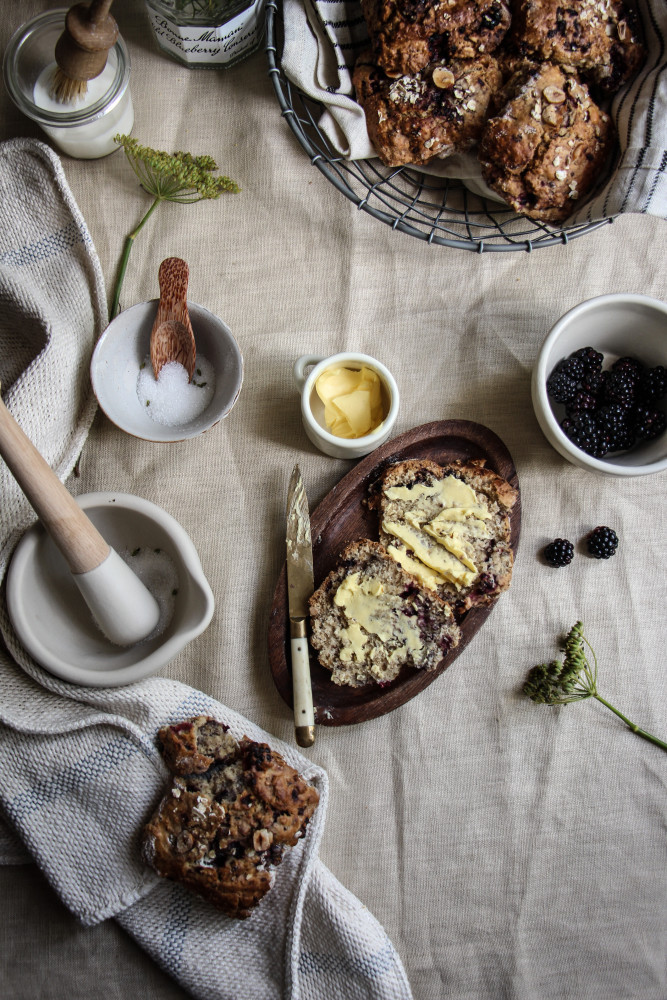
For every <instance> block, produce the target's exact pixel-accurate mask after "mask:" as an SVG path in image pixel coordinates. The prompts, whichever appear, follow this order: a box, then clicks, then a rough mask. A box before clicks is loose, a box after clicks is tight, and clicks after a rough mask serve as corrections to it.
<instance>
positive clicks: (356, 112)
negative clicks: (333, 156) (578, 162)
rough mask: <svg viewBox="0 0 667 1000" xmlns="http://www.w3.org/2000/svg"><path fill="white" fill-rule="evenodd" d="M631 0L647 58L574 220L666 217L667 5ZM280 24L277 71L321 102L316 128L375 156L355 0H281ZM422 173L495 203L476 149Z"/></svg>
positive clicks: (337, 149)
mask: <svg viewBox="0 0 667 1000" xmlns="http://www.w3.org/2000/svg"><path fill="white" fill-rule="evenodd" d="M636 3H637V7H638V11H639V15H640V18H641V21H642V25H643V28H644V40H645V43H646V49H647V58H646V62H645V64H644V67H643V68H642V70H641V72H640V73H639V74H638V75H637V76H636V78H635V79H634V80H633V81H632V82H631V83H630V84H629V85H628V86H627V87H626V88H624V89H623V90H622V91H621V92H620V93H618V94H617V95H615V97H614V99H613V100H612V102H611V107H610V113H611V116H612V118H613V120H614V124H615V126H616V132H617V136H618V152H617V156H616V159H615V162H614V164H613V167H612V169H611V170H610V173H609V177H608V179H607V181H606V182H605V183H604V184H603V186H602V187H601V188H600V189H598V191H597V192H596V193H595V194H594V195H593V196H592V198H591V199H590V200H589V201H588V202H585V203H582V205H581V207H580V208H579V209H578V210H577V211H576V212H575V213H574V214H573V215H572V216H570V217H569V219H568V220H567V221H568V224H571V225H575V224H577V223H585V222H595V221H597V220H600V219H607V218H612V217H614V216H616V215H619V214H621V213H623V212H638V213H646V214H649V215H655V216H658V217H660V218H667V3H666V2H665V0H636ZM283 22H284V35H285V41H284V48H283V53H282V60H281V65H282V70H283V72H284V73H285V75H286V77H287V78H288V79H289V80H290V81H291V82H292V83H294V84H296V86H298V87H299V89H300V90H301V91H302V92H303V93H304V94H306V95H307V96H308V97H311V98H313V99H314V100H317V101H319V102H320V104H321V105H322V106H323V109H322V115H321V117H320V119H319V121H318V126H319V128H320V129H321V131H322V132H323V133H324V135H325V137H326V139H327V140H328V142H329V144H330V146H331V149H332V151H333V152H334V153H337V154H339V155H341V156H343V157H344V158H346V159H351V160H365V159H371V158H373V157H374V156H375V155H376V154H375V151H374V149H373V146H372V144H371V142H370V140H369V138H368V133H367V131H366V123H365V117H364V113H363V110H362V109H361V107H360V106H359V105H358V104H357V103H356V101H355V100H354V88H353V87H352V79H351V70H352V67H353V66H354V62H355V59H356V57H357V55H358V54H359V52H360V51H361V49H362V48H363V47H364V45H365V44H366V43H367V40H368V34H367V31H366V26H365V23H364V20H363V15H362V13H361V5H360V4H359V2H358V0H283ZM422 169H423V168H422ZM424 172H425V173H433V174H438V175H440V176H443V177H451V178H460V179H461V180H463V181H464V182H465V183H466V185H467V186H468V187H470V188H471V190H473V191H475V192H476V193H479V194H483V195H486V196H487V197H489V196H490V197H492V198H494V199H495V200H498V196H497V195H493V193H492V192H490V191H489V189H488V188H487V187H486V185H485V184H484V182H483V180H482V178H481V173H480V170H479V165H478V164H477V160H476V157H475V155H474V153H471V154H459V155H458V156H454V157H449V158H448V159H446V160H439V161H434V160H432V161H431V163H429V165H428V167H427V168H426V169H425V170H424Z"/></svg>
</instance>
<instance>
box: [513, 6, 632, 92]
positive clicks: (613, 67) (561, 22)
mask: <svg viewBox="0 0 667 1000" xmlns="http://www.w3.org/2000/svg"><path fill="white" fill-rule="evenodd" d="M508 41H509V43H510V47H511V48H512V49H514V50H515V51H517V52H518V53H521V54H523V55H525V56H528V57H529V58H531V59H534V60H536V61H537V62H540V63H541V62H550V63H556V64H558V65H559V66H562V67H564V68H567V69H569V70H575V71H576V72H577V73H578V75H579V76H580V77H581V79H582V80H584V81H585V82H586V83H588V84H590V85H591V87H593V88H595V90H596V92H597V93H598V94H599V96H600V97H603V96H605V95H609V94H614V93H616V91H617V90H619V89H620V87H622V86H623V85H624V84H626V83H628V81H629V80H631V79H632V77H633V76H634V75H635V74H636V73H637V72H638V70H639V69H640V67H641V65H642V63H643V62H644V59H645V55H646V53H645V50H644V46H643V44H642V41H641V29H640V24H639V18H638V16H637V12H636V10H635V8H634V6H633V4H632V0H578V2H577V3H571V4H567V3H563V2H562V0H522V2H521V3H516V4H515V8H514V12H513V15H512V29H511V32H510V35H509V36H508Z"/></svg>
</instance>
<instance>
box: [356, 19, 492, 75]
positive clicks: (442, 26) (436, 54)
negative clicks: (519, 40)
mask: <svg viewBox="0 0 667 1000" xmlns="http://www.w3.org/2000/svg"><path fill="white" fill-rule="evenodd" d="M361 9H362V11H363V14H364V18H365V19H366V24H367V26H368V33H369V35H370V39H371V44H372V47H373V54H374V58H375V61H376V62H377V64H378V66H379V67H380V68H381V69H382V70H384V72H385V73H386V74H387V76H392V77H398V76H404V75H406V74H413V73H418V72H419V71H420V70H422V69H424V68H425V67H426V66H427V65H428V64H429V63H433V62H439V61H440V60H441V59H452V58H457V59H475V58H476V57H477V56H478V55H483V54H488V53H490V52H493V51H494V50H495V49H496V48H497V47H498V46H499V45H500V43H501V41H502V40H503V38H504V36H505V33H506V31H507V29H508V27H509V24H510V11H509V6H508V4H507V3H506V0H361Z"/></svg>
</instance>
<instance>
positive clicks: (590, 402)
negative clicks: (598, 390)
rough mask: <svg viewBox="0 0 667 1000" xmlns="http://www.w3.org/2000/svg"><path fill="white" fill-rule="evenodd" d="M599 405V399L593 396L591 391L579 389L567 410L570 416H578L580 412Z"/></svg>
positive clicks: (590, 409)
mask: <svg viewBox="0 0 667 1000" xmlns="http://www.w3.org/2000/svg"><path fill="white" fill-rule="evenodd" d="M597 405H598V401H597V398H596V397H595V396H591V394H590V393H589V392H584V391H583V390H579V391H578V392H576V393H575V395H574V398H573V399H571V400H570V402H569V403H568V404H567V406H566V407H565V412H566V413H567V415H568V417H577V416H579V414H580V413H586V411H592V410H594V409H595V408H596V407H597Z"/></svg>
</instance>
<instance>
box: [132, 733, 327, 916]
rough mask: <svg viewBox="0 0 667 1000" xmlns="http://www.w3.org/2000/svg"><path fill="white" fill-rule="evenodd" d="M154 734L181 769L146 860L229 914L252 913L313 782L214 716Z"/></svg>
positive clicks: (295, 833) (151, 832) (146, 837)
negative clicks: (233, 732) (231, 731)
mask: <svg viewBox="0 0 667 1000" xmlns="http://www.w3.org/2000/svg"><path fill="white" fill-rule="evenodd" d="M158 739H159V742H160V745H161V750H162V754H163V757H164V759H165V762H166V764H167V766H168V767H169V769H170V770H171V771H172V773H173V774H174V775H175V777H174V779H173V782H172V784H171V787H170V788H169V790H168V791H167V793H166V795H165V796H164V798H163V799H162V801H161V802H160V804H159V806H158V808H157V810H156V812H155V814H154V816H153V818H152V819H151V820H150V822H149V823H148V824H147V826H146V827H145V830H144V834H143V843H142V849H143V855H144V858H145V860H146V861H147V862H148V864H150V865H151V866H152V867H153V868H154V869H155V871H156V872H157V873H158V875H163V876H164V877H166V878H170V879H174V880H175V881H178V882H182V883H183V884H184V885H185V886H187V887H188V888H189V889H192V890H193V891H194V892H196V893H198V894H199V895H200V896H203V897H204V898H205V899H207V900H208V901H209V902H211V903H213V904H214V905H215V906H217V907H218V908H219V909H221V910H222V911H223V912H224V913H226V914H227V915H228V916H230V917H238V918H241V919H243V918H245V917H248V916H249V915H250V913H251V912H252V910H253V909H254V908H255V907H256V906H257V904H258V903H259V902H260V900H261V899H262V898H263V897H264V896H265V895H266V893H267V892H268V891H269V889H270V888H271V885H272V882H273V870H274V869H275V867H276V866H277V865H279V864H280V862H281V860H282V857H283V854H284V851H285V850H286V849H287V848H288V847H293V846H294V845H295V844H296V843H297V841H298V839H299V837H301V836H303V834H304V832H305V829H306V827H307V825H308V821H309V820H310V817H311V816H312V815H313V812H314V811H315V808H316V806H317V803H318V801H319V795H318V793H317V790H316V789H315V788H313V787H312V786H311V785H309V784H308V783H307V782H306V781H304V780H303V778H302V777H301V776H300V775H299V773H298V772H297V771H295V769H294V768H293V767H290V766H289V765H288V764H287V763H286V762H285V761H284V760H283V758H282V757H281V756H280V754H278V753H276V752H275V751H273V750H271V748H270V747H269V746H268V745H267V744H265V743H256V742H254V741H253V740H249V739H247V737H244V738H243V739H242V740H241V741H240V743H237V741H236V740H235V739H234V738H233V737H232V736H231V735H230V734H229V732H228V731H227V727H226V726H224V725H223V724H222V723H220V722H217V721H216V720H215V719H211V718H209V717H208V716H198V717H197V718H194V719H187V720H185V721H184V722H180V723H177V724H176V725H173V726H165V727H163V728H162V729H161V730H160V732H159V734H158Z"/></svg>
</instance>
